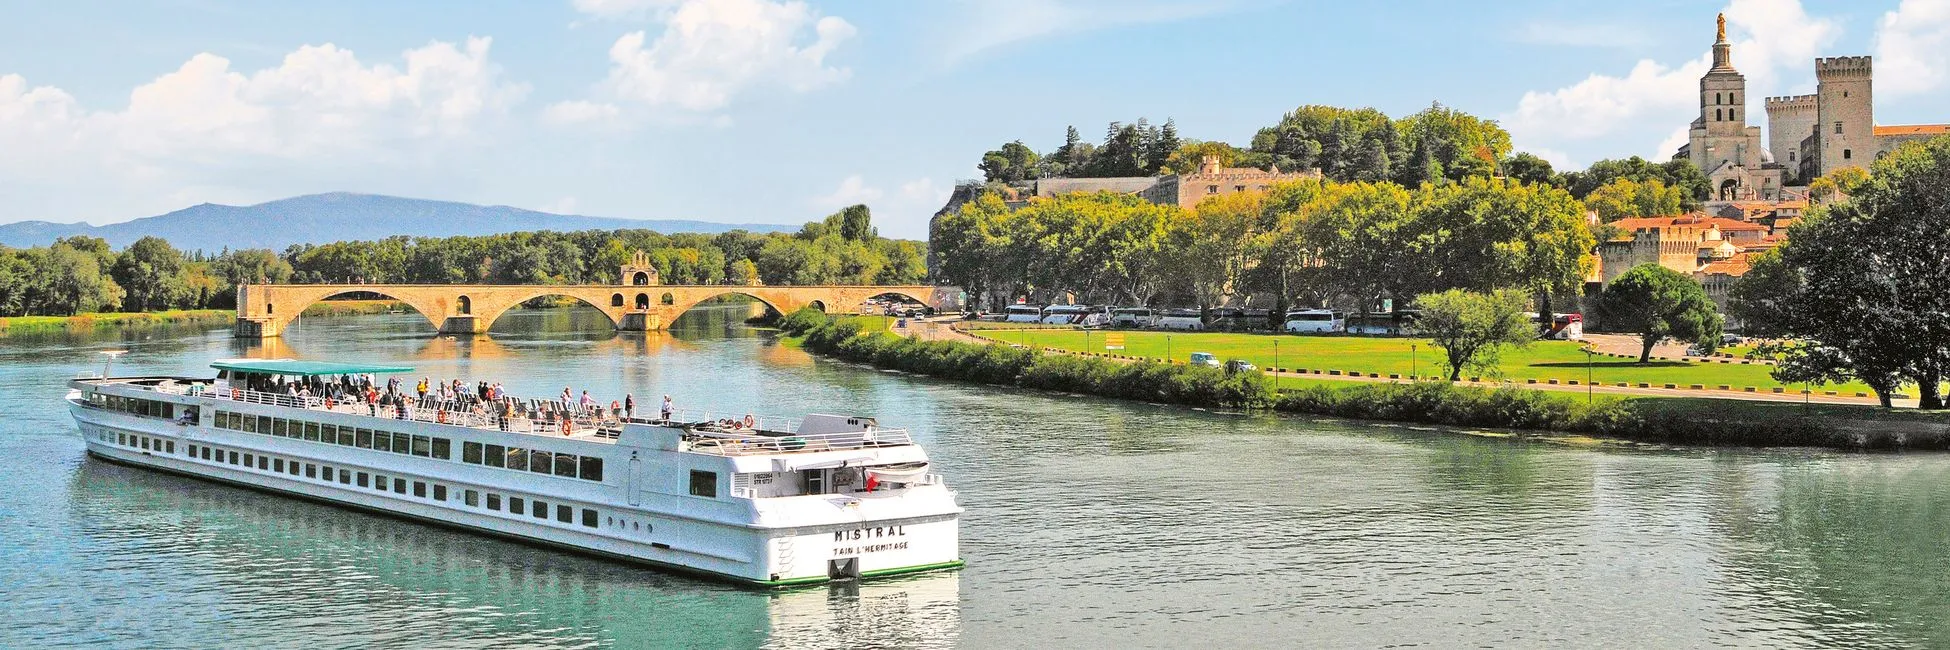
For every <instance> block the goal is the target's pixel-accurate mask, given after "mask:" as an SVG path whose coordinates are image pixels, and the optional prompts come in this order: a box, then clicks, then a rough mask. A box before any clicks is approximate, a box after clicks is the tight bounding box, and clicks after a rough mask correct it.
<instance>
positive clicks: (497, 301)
mask: <svg viewBox="0 0 1950 650" xmlns="http://www.w3.org/2000/svg"><path fill="white" fill-rule="evenodd" d="M603 293H613V292H609V291H601V292H596V293H591V292H588V291H575V290H573V289H570V288H567V287H562V286H555V285H546V284H542V285H535V288H534V290H533V291H521V292H508V293H505V294H502V295H496V296H493V297H492V298H491V299H489V298H483V299H482V300H481V304H480V305H479V306H478V307H476V309H475V311H474V317H475V318H476V319H478V322H479V326H478V328H477V330H476V331H479V332H486V331H488V330H489V329H490V328H492V327H494V321H497V320H500V319H501V316H502V315H503V314H506V313H508V312H509V311H510V310H512V309H514V308H515V307H518V306H520V305H521V304H522V303H525V302H528V301H530V300H534V299H536V298H551V297H556V296H560V297H564V298H572V299H574V300H575V301H576V302H580V303H582V304H585V305H588V306H589V307H590V308H593V309H595V310H596V311H599V312H602V313H603V317H604V318H608V319H609V325H610V327H611V328H612V329H613V328H615V327H616V326H617V325H618V324H619V323H620V322H621V320H622V309H621V308H620V307H610V306H604V305H603V303H602V302H601V301H602V297H601V295H602V294H603ZM621 296H622V294H620V293H619V294H615V295H614V296H612V299H611V302H615V298H618V297H621Z"/></svg>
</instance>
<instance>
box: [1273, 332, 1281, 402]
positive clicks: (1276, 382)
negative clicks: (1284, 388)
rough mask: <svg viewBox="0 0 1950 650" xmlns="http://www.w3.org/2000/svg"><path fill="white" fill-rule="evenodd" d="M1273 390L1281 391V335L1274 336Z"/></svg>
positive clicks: (1275, 391)
mask: <svg viewBox="0 0 1950 650" xmlns="http://www.w3.org/2000/svg"><path fill="white" fill-rule="evenodd" d="M1273 392H1274V393H1279V392H1280V337H1279V336H1277V335H1276V336H1274V337H1273Z"/></svg>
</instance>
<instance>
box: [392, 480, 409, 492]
mask: <svg viewBox="0 0 1950 650" xmlns="http://www.w3.org/2000/svg"><path fill="white" fill-rule="evenodd" d="M393 493H394V494H406V479H403V478H398V477H395V478H394V479H393Z"/></svg>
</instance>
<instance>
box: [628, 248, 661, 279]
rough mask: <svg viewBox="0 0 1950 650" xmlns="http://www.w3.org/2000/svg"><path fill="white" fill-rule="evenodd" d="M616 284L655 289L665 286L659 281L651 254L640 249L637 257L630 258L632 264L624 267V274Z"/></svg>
mask: <svg viewBox="0 0 1950 650" xmlns="http://www.w3.org/2000/svg"><path fill="white" fill-rule="evenodd" d="M616 283H617V284H621V285H627V286H636V287H654V286H657V285H659V284H663V282H661V281H659V280H658V279H657V267H656V265H654V264H651V263H650V254H648V253H645V252H643V250H642V249H638V250H637V252H636V254H635V255H632V256H630V263H628V264H624V265H623V272H622V273H621V274H619V275H618V276H617V280H616Z"/></svg>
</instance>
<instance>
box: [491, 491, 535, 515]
mask: <svg viewBox="0 0 1950 650" xmlns="http://www.w3.org/2000/svg"><path fill="white" fill-rule="evenodd" d="M488 499H489V501H488V502H489V503H493V502H494V501H493V499H494V495H492V494H490V495H488ZM527 511H528V504H527V503H526V502H524V501H522V500H521V497H508V512H510V513H513V514H517V515H518V514H521V513H524V512H527Z"/></svg>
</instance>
